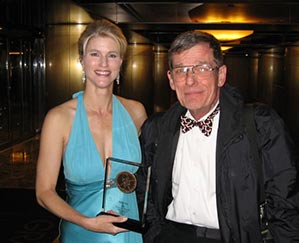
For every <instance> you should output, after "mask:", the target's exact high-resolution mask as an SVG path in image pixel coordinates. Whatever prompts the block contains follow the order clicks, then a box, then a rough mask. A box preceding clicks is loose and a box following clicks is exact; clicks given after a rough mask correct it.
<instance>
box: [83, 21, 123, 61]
mask: <svg viewBox="0 0 299 243" xmlns="http://www.w3.org/2000/svg"><path fill="white" fill-rule="evenodd" d="M95 36H103V37H110V38H112V39H113V40H115V42H116V43H117V44H118V46H119V50H120V57H121V58H122V59H123V58H124V56H125V54H126V51H127V46H128V43H127V39H126V37H125V36H124V34H123V32H122V30H121V29H120V28H119V27H118V26H117V25H115V24H114V23H112V22H110V21H108V20H106V19H101V20H96V21H95V22H92V23H90V24H89V25H87V27H86V29H85V30H84V31H83V32H82V34H81V36H80V38H79V41H78V51H79V59H80V60H82V58H83V55H84V53H85V48H86V46H87V43H88V41H89V40H90V39H91V38H92V37H95Z"/></svg>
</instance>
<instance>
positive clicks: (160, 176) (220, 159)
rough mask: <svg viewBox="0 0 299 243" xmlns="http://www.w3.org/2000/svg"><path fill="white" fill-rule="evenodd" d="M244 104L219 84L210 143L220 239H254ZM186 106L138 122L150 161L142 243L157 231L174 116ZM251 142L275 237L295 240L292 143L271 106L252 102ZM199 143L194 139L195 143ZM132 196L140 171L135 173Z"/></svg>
mask: <svg viewBox="0 0 299 243" xmlns="http://www.w3.org/2000/svg"><path fill="white" fill-rule="evenodd" d="M244 109H245V106H244V103H243V100H242V98H241V96H240V95H239V93H238V92H237V91H236V90H235V89H233V88H232V87H230V86H229V85H226V86H225V87H223V88H221V95H220V120H219V129H218V134H217V148H216V193H217V210H218V218H219V225H220V231H221V235H222V240H223V242H224V243H258V242H260V224H259V209H258V208H259V202H260V190H259V187H260V186H259V182H258V177H257V170H256V167H255V165H256V164H255V161H254V158H253V156H252V153H251V152H250V143H249V140H248V134H247V132H246V130H245V129H244V121H243V117H244V116H243V112H244ZM185 112H186V109H185V108H183V107H182V106H181V105H180V104H178V103H177V104H175V105H173V106H172V107H171V108H170V109H169V110H168V111H167V112H165V113H158V114H155V115H153V116H152V117H150V118H149V119H148V120H147V121H146V122H145V124H144V125H143V127H142V133H141V137H140V139H141V146H142V152H143V163H144V164H145V165H151V166H152V176H151V186H150V192H149V201H148V210H147V221H148V225H149V229H148V231H147V233H145V235H144V239H145V242H146V243H151V242H153V241H152V239H153V238H154V237H155V236H156V235H157V234H158V233H159V231H160V229H161V227H162V225H163V222H164V219H165V215H166V213H167V207H168V205H169V204H170V202H171V200H172V195H171V179H172V178H171V177H172V169H173V161H174V156H175V152H176V146H177V142H178V136H179V131H180V116H181V114H183V113H185ZM254 113H255V123H256V129H257V132H258V137H257V141H256V142H257V144H258V148H259V151H260V155H261V158H262V168H263V175H264V185H265V186H264V188H265V194H266V198H267V202H268V204H267V205H268V206H267V215H268V219H269V222H270V226H269V228H270V231H271V233H272V234H273V236H274V238H275V243H276V242H279V243H289V242H299V194H298V193H295V191H296V190H295V185H296V159H295V156H294V145H293V142H292V140H291V138H290V136H289V135H288V132H287V130H286V128H285V125H284V123H283V121H282V120H281V118H280V117H279V116H278V115H277V114H276V113H275V112H274V110H272V109H270V108H268V107H266V106H265V105H258V106H256V108H255V110H254ZM199 149H200V144H199ZM138 177H139V178H138V182H139V187H138V188H137V196H138V198H139V202H140V203H142V200H143V198H142V197H140V195H142V193H141V192H140V191H141V190H142V189H141V188H142V186H143V183H141V182H144V174H143V173H142V171H141V170H140V171H139V173H138Z"/></svg>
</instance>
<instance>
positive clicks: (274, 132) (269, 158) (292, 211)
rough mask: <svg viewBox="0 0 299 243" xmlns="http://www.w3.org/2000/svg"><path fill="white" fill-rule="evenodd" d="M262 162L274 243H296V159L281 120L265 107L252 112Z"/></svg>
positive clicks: (298, 196)
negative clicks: (254, 118) (254, 114)
mask: <svg viewBox="0 0 299 243" xmlns="http://www.w3.org/2000/svg"><path fill="white" fill-rule="evenodd" d="M256 123H257V130H258V133H259V142H260V146H261V147H260V148H261V149H260V152H261V156H262V161H263V171H264V183H265V195H266V215H267V219H268V222H269V230H270V232H271V234H272V236H273V238H274V242H275V243H278V242H284V243H291V242H292V243H293V242H299V193H298V188H296V187H297V186H296V183H297V182H296V178H297V169H296V165H297V163H298V158H297V156H296V153H295V151H296V150H295V146H294V144H293V141H292V139H291V137H290V135H289V132H288V130H287V128H286V126H285V124H284V122H283V120H282V119H281V118H280V117H279V116H278V115H277V113H276V112H275V111H274V110H272V109H268V108H265V107H260V108H259V109H258V110H257V111H256Z"/></svg>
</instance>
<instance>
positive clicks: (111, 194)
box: [99, 157, 151, 233]
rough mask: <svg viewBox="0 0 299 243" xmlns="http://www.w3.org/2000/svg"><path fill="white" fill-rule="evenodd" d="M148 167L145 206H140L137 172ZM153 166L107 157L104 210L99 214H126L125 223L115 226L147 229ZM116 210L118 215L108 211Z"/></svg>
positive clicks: (143, 189)
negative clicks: (146, 217)
mask: <svg viewBox="0 0 299 243" xmlns="http://www.w3.org/2000/svg"><path fill="white" fill-rule="evenodd" d="M141 167H142V168H143V169H146V172H147V179H146V182H145V183H144V182H143V184H144V186H143V187H144V188H140V187H141V184H140V185H139V188H140V190H142V192H144V193H143V194H144V195H143V196H144V198H143V199H144V203H143V208H142V209H140V208H138V205H137V199H136V193H135V190H136V187H137V185H138V180H137V177H136V175H135V174H136V172H137V170H138V169H139V168H141ZM150 173H151V167H147V168H145V167H144V165H142V164H141V163H137V162H132V161H127V160H123V159H118V158H113V157H109V158H107V159H106V165H105V178H104V184H103V201H102V210H101V212H100V213H99V214H103V215H111V216H116V217H117V216H119V215H121V216H125V217H127V218H128V220H127V221H125V222H123V223H114V225H115V226H117V227H120V228H124V229H128V230H130V231H135V232H138V233H142V232H143V231H144V229H145V214H146V208H147V196H148V190H149V181H150ZM110 210H112V211H114V212H115V213H116V214H117V215H115V214H111V213H108V212H107V211H110Z"/></svg>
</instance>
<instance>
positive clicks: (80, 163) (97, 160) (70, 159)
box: [60, 91, 142, 243]
mask: <svg viewBox="0 0 299 243" xmlns="http://www.w3.org/2000/svg"><path fill="white" fill-rule="evenodd" d="M73 97H74V98H77V99H78V104H77V109H76V114H75V118H74V121H73V126H72V130H71V134H70V137H69V141H68V144H67V147H66V150H65V153H64V157H63V166H64V175H65V183H66V193H67V199H66V200H67V202H68V203H69V204H70V205H71V206H72V207H73V208H74V209H76V210H78V211H79V212H81V213H82V214H84V215H86V216H88V217H95V216H96V215H97V214H98V213H99V212H100V211H101V209H102V196H103V180H104V173H105V170H104V166H103V161H102V160H101V156H100V154H99V152H98V150H97V147H96V144H95V142H94V140H93V137H92V134H91V131H90V129H89V125H88V120H87V113H86V110H85V107H84V102H83V92H82V91H81V92H78V93H76V94H74V96H73ZM112 109H113V110H112V157H115V158H119V159H123V160H129V161H134V162H138V163H140V161H141V151H140V144H139V140H138V134H137V130H136V127H135V125H134V122H133V120H132V118H131V117H130V115H129V113H128V112H127V110H126V109H125V108H124V106H123V105H122V104H121V103H120V101H119V100H118V99H117V98H116V97H115V96H113V100H112ZM112 166H114V167H113V170H112V172H111V175H110V178H113V177H115V176H116V174H117V173H118V172H121V171H123V170H126V171H128V170H129V171H131V172H132V173H135V172H136V170H137V167H136V166H134V167H133V166H131V167H130V168H127V167H126V166H127V165H126V164H121V163H118V164H116V163H114V164H113V165H112ZM116 190H118V188H116V187H114V188H111V189H109V190H107V192H106V195H107V199H106V205H109V208H107V209H106V208H105V210H106V211H107V210H110V209H111V210H113V211H116V212H117V213H119V214H121V213H122V212H119V211H120V210H119V209H120V207H119V202H120V201H121V203H122V205H124V207H125V208H126V210H125V211H126V216H129V217H130V218H133V219H138V217H139V216H138V207H137V200H136V195H135V192H132V193H117V191H116ZM60 242H61V243H98V242H101V243H141V242H142V236H141V234H139V233H136V232H132V231H129V232H124V233H119V234H117V235H115V236H113V235H110V234H106V233H97V232H93V231H88V230H86V229H84V228H82V227H80V226H78V225H76V224H73V223H70V222H68V221H64V220H62V221H61V224H60Z"/></svg>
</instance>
